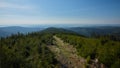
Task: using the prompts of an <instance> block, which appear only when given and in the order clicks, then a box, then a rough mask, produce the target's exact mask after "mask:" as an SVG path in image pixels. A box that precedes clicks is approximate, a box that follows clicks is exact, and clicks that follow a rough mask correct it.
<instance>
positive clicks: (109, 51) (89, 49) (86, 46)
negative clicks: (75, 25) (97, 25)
mask: <svg viewBox="0 0 120 68" xmlns="http://www.w3.org/2000/svg"><path fill="white" fill-rule="evenodd" d="M57 36H58V37H60V38H62V40H64V42H67V43H70V44H72V45H74V47H76V49H77V52H78V55H80V56H82V57H85V58H87V59H88V56H89V57H90V59H95V58H97V59H98V60H99V62H101V63H103V64H105V66H106V67H115V66H118V64H119V61H118V60H119V59H120V42H119V41H114V40H111V38H109V36H107V37H103V36H102V37H101V38H100V37H99V38H98V39H95V38H85V37H81V36H76V35H71V34H57Z"/></svg>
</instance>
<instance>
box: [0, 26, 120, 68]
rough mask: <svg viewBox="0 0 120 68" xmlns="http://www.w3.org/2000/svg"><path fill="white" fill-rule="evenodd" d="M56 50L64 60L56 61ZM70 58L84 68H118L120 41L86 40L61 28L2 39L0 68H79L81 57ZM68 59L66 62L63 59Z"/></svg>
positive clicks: (105, 39) (100, 38)
mask: <svg viewBox="0 0 120 68" xmlns="http://www.w3.org/2000/svg"><path fill="white" fill-rule="evenodd" d="M60 40H61V41H63V42H61V41H60ZM60 43H62V44H60ZM66 43H67V44H66ZM68 44H69V45H70V46H69V45H68ZM54 47H57V48H60V49H59V50H60V51H61V52H62V53H60V54H58V55H60V57H63V59H60V57H58V58H56V56H58V55H57V54H56V53H55V52H56V51H55V49H54ZM52 48H53V49H52ZM62 55H64V56H62ZM71 55H76V56H77V57H83V58H84V59H85V62H84V63H83V64H82V65H81V64H80V66H81V67H82V66H83V67H84V66H85V67H88V68H93V67H96V68H104V67H105V68H119V67H120V41H119V40H117V41H116V40H112V39H110V38H109V36H108V37H103V36H102V37H99V38H87V37H84V36H82V35H79V34H76V33H75V32H72V31H68V30H64V29H60V28H59V29H58V28H48V29H46V30H43V31H41V32H33V33H28V34H26V35H23V34H20V33H18V34H15V35H12V36H10V37H6V38H0V68H64V65H65V67H68V68H69V65H70V64H71V66H70V67H72V66H73V67H78V66H76V65H77V64H75V63H74V61H76V63H79V61H78V60H80V61H81V58H75V57H74V58H75V59H78V60H72V59H70V57H71ZM65 58H66V60H67V62H66V61H65V63H64V62H62V61H61V60H64V59H65ZM59 59H60V60H59ZM68 61H69V62H68ZM70 61H71V62H70ZM63 64H64V65H63Z"/></svg>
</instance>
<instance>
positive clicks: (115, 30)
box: [67, 26, 120, 37]
mask: <svg viewBox="0 0 120 68" xmlns="http://www.w3.org/2000/svg"><path fill="white" fill-rule="evenodd" d="M67 29H68V30H72V31H74V32H76V33H79V34H82V35H84V36H88V37H91V36H93V35H94V34H97V35H117V36H120V27H112V26H101V27H71V28H67Z"/></svg>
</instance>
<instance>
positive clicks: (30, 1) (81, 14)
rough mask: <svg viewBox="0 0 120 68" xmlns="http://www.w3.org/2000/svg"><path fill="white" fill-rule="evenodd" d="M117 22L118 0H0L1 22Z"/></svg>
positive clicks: (16, 23)
mask: <svg viewBox="0 0 120 68" xmlns="http://www.w3.org/2000/svg"><path fill="white" fill-rule="evenodd" d="M19 24H120V0H0V25H19Z"/></svg>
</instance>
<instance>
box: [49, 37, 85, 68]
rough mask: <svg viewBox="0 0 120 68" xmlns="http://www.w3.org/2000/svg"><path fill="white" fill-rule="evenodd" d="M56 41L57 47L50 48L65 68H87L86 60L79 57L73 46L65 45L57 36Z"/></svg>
mask: <svg viewBox="0 0 120 68" xmlns="http://www.w3.org/2000/svg"><path fill="white" fill-rule="evenodd" d="M54 39H55V40H56V41H55V44H56V45H52V46H49V48H50V50H51V51H52V52H53V53H54V54H55V55H56V57H55V58H56V59H57V60H58V61H59V62H60V63H61V64H62V67H63V68H85V64H84V63H85V60H84V59H83V58H81V57H80V56H78V55H77V51H76V49H75V48H74V47H73V46H72V45H69V44H68V43H64V42H63V41H62V40H61V39H60V38H58V37H56V36H54Z"/></svg>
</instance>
